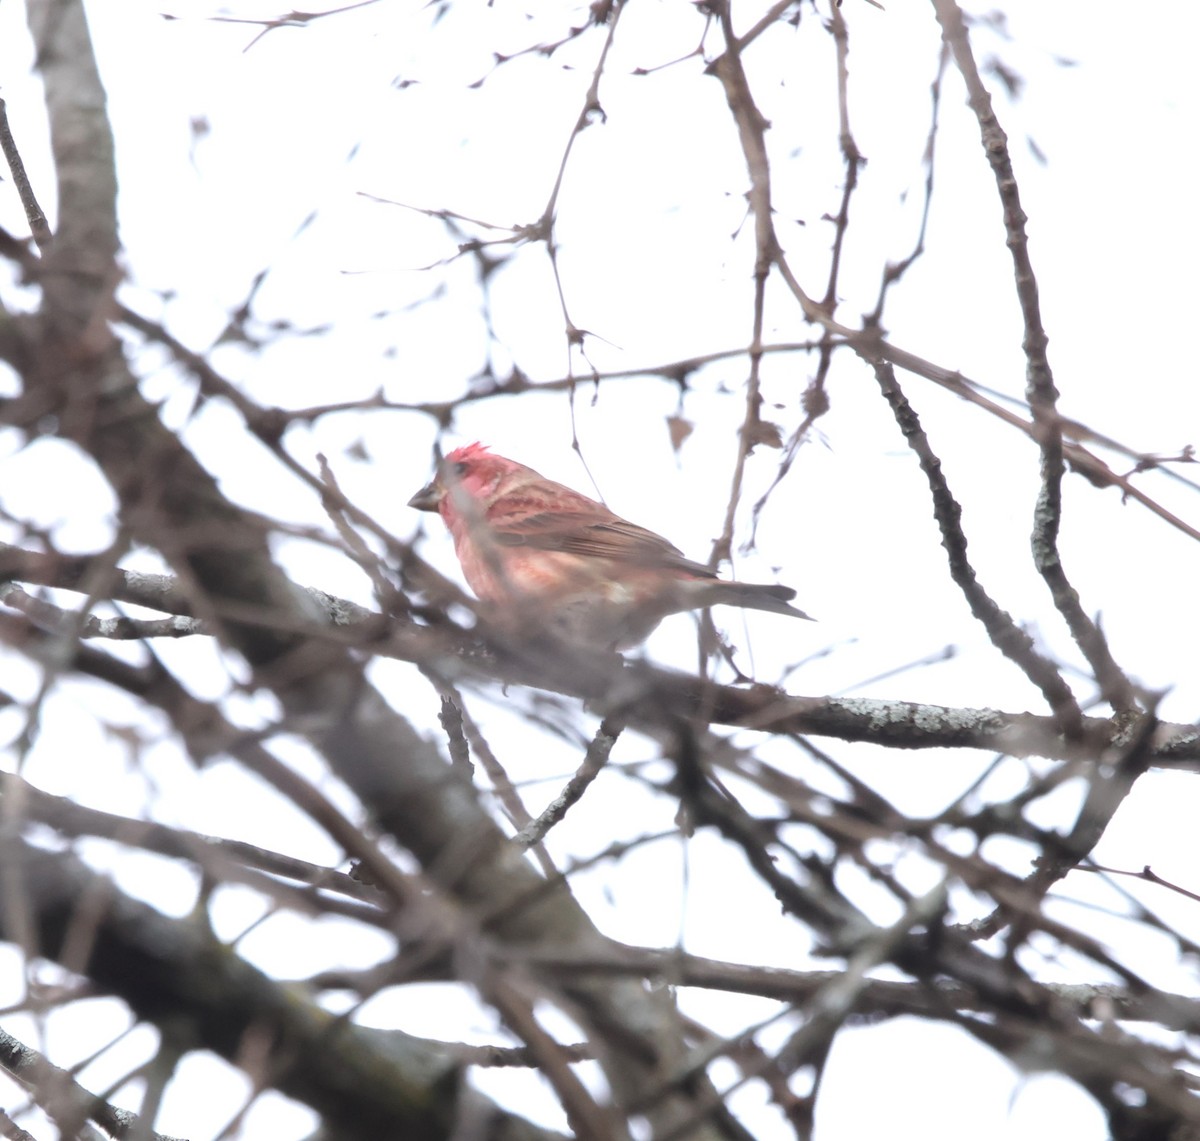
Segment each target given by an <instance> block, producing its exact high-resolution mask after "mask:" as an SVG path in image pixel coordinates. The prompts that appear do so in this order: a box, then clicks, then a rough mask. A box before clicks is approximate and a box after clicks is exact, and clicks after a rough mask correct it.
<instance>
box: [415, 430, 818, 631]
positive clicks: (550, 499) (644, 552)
mask: <svg viewBox="0 0 1200 1141" xmlns="http://www.w3.org/2000/svg"><path fill="white" fill-rule="evenodd" d="M408 505H409V507H413V508H416V509H417V510H418V511H431V512H437V513H438V514H439V515H440V516H441V517H442V521H443V522H444V523H445V524H446V527H447V528H448V529H449V531H450V535H451V536H452V538H453V539H454V550H455V553H456V554H457V556H458V561H459V564H460V565H461V567H462V571H463V575H464V576H465V578H466V580H467V583H468V585H469V586H470V587H471V589H472V590H473V591H474V593H475V595H476V597H477V598H479V599H480V601H482V602H483V603H485V604H487V606H488V608H489V617H490V618H491V619H492V620H493V621H496V620H497V619H499V620H500V621H501V623H502V624H506V625H509V626H512V627H514V628H516V629H519V630H525V631H527V632H540V631H543V630H547V629H548V630H550V631H552V632H553V634H554V635H556V636H557V637H559V638H562V639H564V640H566V641H567V642H570V643H573V644H577V645H582V646H587V647H592V648H600V649H608V650H627V649H631V648H632V647H634V646H637V645H638V644H640V643H641V642H643V641H645V639H646V638H647V637H648V636H649V635H650V633H651V631H653V630H654V629H655V627H657V626H658V624H659V623H660V622H661V621H662V620H663V619H664V618H665V617H666V616H667V615H669V614H675V613H679V612H681V611H686V610H697V609H701V608H705V607H709V606H715V605H719V604H723V605H729V606H740V607H743V608H745V609H748V610H765V611H767V612H769V613H771V614H785V615H788V616H789V617H792V618H804V619H807V620H808V621H813V619H812V618H811V617H810V616H809V615H808V614H805V613H804V611H802V610H798V609H797V608H796V607H794V606H791V605H789V603H790V601H791V599H793V598H795V597H796V592H795V591H794V590H792V589H791V588H790V587H787V586H780V585H776V584H754V583H745V582H732V581H729V580H726V579H721V578H718V577H717V575H716V574H715V573H714V572H713V571H712V570H710V569H709V568H708V567H706V566H704V565H703V564H702V563H697V562H693V561H692V560H691V559H688V558H685V557H684V555H683V553H682V552H681V551H680V550H679V548H678V547H676V546H674V545H673V544H672V543H670V542H668V541H667V540H666V539H664V538H663V537H662V536H661V535H657V534H655V533H654V532H653V531H650V530H647V529H646V528H645V527H639V526H638V525H637V524H636V523H631V522H629V520H628V519H623V518H621V516H620V515H617V514H616V513H614V512H612V511H610V510H609V509H608V508H607V507H605V506H604V504H602V503H598V502H597V501H596V500H594V499H591V498H589V497H588V496H586V495H583V494H581V493H580V492H578V491H574V490H572V489H571V488H569V487H566V486H565V485H563V484H561V483H555V482H554V481H553V480H551V479H546V478H545V477H544V476H542V475H540V474H539V473H538V472H536V471H534V470H533V468H530V467H526V466H525V465H524V464H521V463H517V462H516V461H515V460H510V459H507V458H506V457H504V456H501V455H497V454H495V453H494V452H492V451H491V450H490V449H489V448H488V447H487V446H486V445H484V444H481V443H473V444H467V445H465V446H464V447H460V448H456V449H455V450H454V451H452V452H450V454H449V455H447V456H446V458H445V459H444V460H443V461H442V462H441V464H439V467H438V472H437V474H436V475H435V476H434V478H433V480H432V481H431V482H430V483H429V484H427V485H426V486H425V487H423V488H421V490H420V491H418V492H417V493H416V494H415V495H414V496H413V497H412V498H411V499H410V500H409V501H408Z"/></svg>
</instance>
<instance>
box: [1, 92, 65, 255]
mask: <svg viewBox="0 0 1200 1141" xmlns="http://www.w3.org/2000/svg"><path fill="white" fill-rule="evenodd" d="M0 147H2V148H3V150H4V157H5V159H6V160H7V161H8V169H9V171H10V172H11V174H12V179H13V184H14V185H15V186H16V188H17V194H18V195H19V196H20V199H21V206H22V207H23V208H24V210H25V219H26V221H28V223H29V231H30V233H31V234H33V240H34V241H35V242H36V243H37V247H38V250H39V251H40V252H41V253H42V254H45V253H46V252H47V251H48V250H49V248H50V242H51V241H52V240H53V237H54V235H53V234H52V233H51V232H50V223H49V222H47V221H46V215H45V213H44V212H43V211H42V208H41V206H40V205H38V200H37V195H36V194H34V192H33V184H32V183H31V182H30V181H29V175H28V174H27V173H26V172H25V163H24V162H23V161H22V159H21V152H20V151H19V150H18V149H17V143H16V140H15V139H14V138H13V133H12V128H11V127H10V126H9V123H8V104H7V103H6V102H5V101H4V99H3V97H0Z"/></svg>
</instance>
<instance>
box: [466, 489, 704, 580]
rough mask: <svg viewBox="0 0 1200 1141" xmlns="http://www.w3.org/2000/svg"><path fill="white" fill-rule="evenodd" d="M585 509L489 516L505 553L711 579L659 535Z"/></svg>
mask: <svg viewBox="0 0 1200 1141" xmlns="http://www.w3.org/2000/svg"><path fill="white" fill-rule="evenodd" d="M585 504H586V505H585V506H583V507H580V508H579V509H572V508H545V509H543V510H537V511H529V512H528V513H524V512H521V513H518V512H515V511H513V512H506V513H505V514H504V515H501V516H500V517H496V516H495V515H491V516H490V517H489V519H488V523H489V524H490V525H491V527H492V528H493V534H494V537H495V540H496V542H497V543H499V544H500V545H501V546H505V547H531V548H533V549H535V550H540V551H562V552H563V553H564V554H570V555H578V556H580V557H581V558H590V559H611V560H612V561H614V562H619V563H624V564H626V565H631V566H639V567H648V568H654V569H662V570H673V571H681V572H683V573H684V574H687V575H696V576H697V577H699V578H715V577H716V576H715V575H714V574H713V572H712V571H710V570H709V569H708V568H707V567H706V566H703V565H702V564H700V563H696V562H692V560H691V559H687V558H684V556H683V552H681V551H680V550H679V548H678V547H676V546H675V545H674V544H672V543H669V542H667V540H666V539H664V538H663V537H662V536H661V535H656V534H655V533H654V532H653V531H650V530H648V529H647V528H645V527H639V526H638V525H637V524H636V523H630V522H629V521H628V520H627V519H622V518H621V517H620V516H619V515H614V514H613V513H612V512H611V511H608V510H607V509H606V508H603V507H602V506H601V505H600V504H597V503H594V502H593V501H591V500H586V501H585Z"/></svg>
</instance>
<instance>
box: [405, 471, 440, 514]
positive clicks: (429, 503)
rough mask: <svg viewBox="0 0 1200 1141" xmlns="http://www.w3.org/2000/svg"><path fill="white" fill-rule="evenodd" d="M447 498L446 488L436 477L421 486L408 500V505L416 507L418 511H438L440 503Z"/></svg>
mask: <svg viewBox="0 0 1200 1141" xmlns="http://www.w3.org/2000/svg"><path fill="white" fill-rule="evenodd" d="M445 498H446V489H445V488H444V487H442V485H441V484H440V483H438V481H437V480H436V479H435V480H433V481H432V482H431V483H427V484H426V485H425V486H424V487H423V488H421V490H420V491H418V492H417V494H416V495H414V496H413V497H412V498H411V499H410V500H409V501H408V505H409V507H415V508H416V509H417V510H418V511H436V510H437V509H438V504H440V503H441V502H442V500H443V499H445Z"/></svg>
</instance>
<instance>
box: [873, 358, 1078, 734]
mask: <svg viewBox="0 0 1200 1141" xmlns="http://www.w3.org/2000/svg"><path fill="white" fill-rule="evenodd" d="M875 378H876V380H877V381H878V382H879V387H880V390H881V391H882V392H883V396H884V399H885V400H886V401H887V402H888V405H889V406H890V407H891V409H892V414H893V415H894V416H895V417H896V423H897V424H899V426H900V430H901V432H903V433H904V438H905V440H906V441H907V442H908V446H909V447H910V448H912V450H913V451H914V452H915V453H916V456H917V459H918V461H919V462H920V464H921V470H922V471H923V472H924V473H925V478H926V479H927V480H928V482H929V490H930V493H931V494H932V497H933V513H934V517H935V518H936V519H937V524H938V529H939V530H940V531H941V533H942V546H943V547H945V548H946V555H947V558H948V559H949V563H950V577H951V578H953V580H954V582H955V584H956V585H957V586H958V588H959V590H961V591H962V592H963V596H964V597H965V598H966V600H967V604H968V605H969V606H970V608H971V613H972V614H973V615H974V616H975V617H976V618H977V619H978V620H979V621H980V622H981V623H982V624H983V627H984V629H985V630H987V632H988V637H989V638H991V640H992V644H993V645H994V646H995V647H996V648H997V649H998V650H999V651H1000V652H1001V653H1002V654H1003V655H1004V656H1005V657H1006V658H1008V659H1009V660H1010V661H1012V662H1014V663H1015V664H1016V665H1018V666H1019V667H1020V668H1021V670H1022V671H1023V672H1024V674H1025V676H1026V677H1027V678H1029V680H1030V681H1031V682H1033V684H1034V685H1035V686H1037V688H1038V689H1039V690H1041V692H1042V695H1043V696H1044V697H1045V698H1046V701H1047V702H1048V703H1049V705H1050V708H1051V709H1052V710H1053V711H1054V715H1055V717H1056V718H1057V719H1058V721H1059V723H1060V724H1061V726H1062V730H1063V734H1064V736H1066V737H1068V738H1075V737H1078V736H1079V735H1080V733H1081V731H1082V724H1083V713H1082V711H1081V710H1080V708H1079V703H1078V702H1077V701H1076V700H1075V695H1074V694H1073V693H1072V692H1071V688H1070V686H1068V685H1067V683H1066V682H1065V681H1064V680H1063V677H1062V675H1061V674H1060V673H1059V671H1058V669H1057V668H1056V667H1055V665H1054V663H1053V662H1051V661H1050V660H1049V659H1048V658H1046V657H1044V656H1043V655H1041V654H1040V653H1038V651H1037V650H1036V649H1035V648H1034V645H1033V639H1032V638H1030V637H1029V635H1028V634H1026V633H1025V631H1024V630H1022V629H1021V628H1020V627H1019V626H1018V625H1017V624H1016V622H1015V621H1013V618H1012V615H1010V614H1009V613H1008V612H1007V611H1005V610H1003V609H1001V607H1000V606H998V605H997V604H996V603H995V601H993V599H992V598H991V596H990V595H989V594H988V593H987V591H986V590H984V588H983V587H982V586H981V585H980V583H979V580H978V578H977V577H976V575H975V568H974V567H972V566H971V563H970V560H969V559H968V558H967V537H966V535H965V534H964V533H963V529H962V524H961V516H962V508H961V507H959V505H958V503H957V501H956V500H955V498H954V496H953V495H952V494H951V491H950V487H949V484H947V482H946V477H945V475H944V474H943V473H942V464H941V460H939V459H938V457H937V456H936V455H935V454H934V451H933V448H932V446H931V445H930V443H929V437H928V436H926V435H925V432H924V429H923V428H922V427H921V422H920V420H919V419H918V418H917V414H916V411H915V410H914V409H913V407H912V405H911V404H909V402H908V400H907V399H906V398H905V396H904V393H903V392H902V391H901V389H900V385H899V384H898V383H897V381H896V374H895V371H894V370H893V369H892V367H891V366H890V365H888V364H887V363H886V362H884V361H878V362H877V363H876V365H875Z"/></svg>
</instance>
